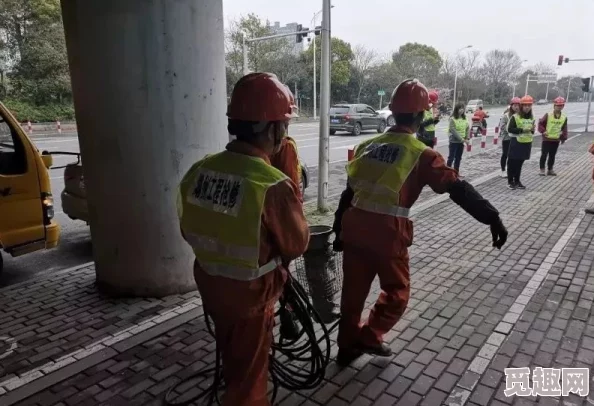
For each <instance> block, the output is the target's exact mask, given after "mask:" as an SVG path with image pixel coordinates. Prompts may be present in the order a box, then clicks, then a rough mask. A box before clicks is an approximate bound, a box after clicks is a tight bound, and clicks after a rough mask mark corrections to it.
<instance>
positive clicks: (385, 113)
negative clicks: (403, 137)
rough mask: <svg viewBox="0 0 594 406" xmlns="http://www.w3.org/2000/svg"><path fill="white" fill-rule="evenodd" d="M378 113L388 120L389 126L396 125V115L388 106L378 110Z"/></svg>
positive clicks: (387, 124)
mask: <svg viewBox="0 0 594 406" xmlns="http://www.w3.org/2000/svg"><path fill="white" fill-rule="evenodd" d="M377 113H378V114H379V115H380V117H381V118H383V119H384V120H385V121H386V126H387V127H392V126H394V125H396V120H395V119H394V116H393V115H392V112H391V111H390V109H389V108H388V106H386V107H384V108H383V109H381V110H377Z"/></svg>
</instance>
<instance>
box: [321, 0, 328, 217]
mask: <svg viewBox="0 0 594 406" xmlns="http://www.w3.org/2000/svg"><path fill="white" fill-rule="evenodd" d="M322 4H323V8H322V10H323V14H322V75H321V77H320V96H321V98H320V142H319V151H318V152H319V155H318V210H319V211H321V212H325V211H327V210H328V181H329V179H328V175H329V174H328V172H329V167H330V8H331V6H330V0H324V1H323V3H322Z"/></svg>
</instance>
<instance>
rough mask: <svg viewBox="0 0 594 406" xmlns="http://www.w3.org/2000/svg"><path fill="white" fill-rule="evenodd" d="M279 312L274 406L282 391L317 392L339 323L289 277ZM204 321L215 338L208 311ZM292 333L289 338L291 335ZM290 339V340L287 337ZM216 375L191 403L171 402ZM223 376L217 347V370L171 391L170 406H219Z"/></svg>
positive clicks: (273, 374) (274, 345)
mask: <svg viewBox="0 0 594 406" xmlns="http://www.w3.org/2000/svg"><path fill="white" fill-rule="evenodd" d="M288 275H289V276H288V279H287V282H286V284H285V289H284V292H283V296H282V298H281V300H280V308H279V310H278V311H277V312H276V313H275V318H276V317H278V318H280V319H281V330H280V335H279V338H278V341H274V342H273V343H272V346H271V352H270V361H269V372H270V377H271V380H272V384H273V390H272V404H274V401H275V399H276V396H277V394H278V389H279V387H282V388H285V389H287V390H289V391H297V390H307V389H312V388H315V387H316V386H318V385H320V384H321V383H322V381H323V380H324V376H325V374H326V367H327V366H328V363H329V362H330V346H331V342H330V334H331V333H332V331H334V330H335V329H336V328H337V327H338V321H337V322H335V323H334V324H333V325H331V326H330V328H328V327H326V324H325V323H324V320H322V318H321V317H320V315H319V314H318V312H317V311H316V309H315V308H314V307H313V306H312V304H311V302H310V301H309V297H308V295H307V293H306V291H305V289H304V288H303V286H302V285H301V284H300V283H299V282H298V281H297V280H296V279H295V278H293V276H292V275H291V274H290V273H288ZM204 320H205V322H206V326H207V329H208V332H209V333H210V335H211V336H213V337H215V335H214V331H213V329H212V324H211V319H210V316H209V315H208V313H207V312H206V310H205V311H204ZM290 320H293V321H294V322H296V323H293V326H294V328H292V327H293V326H290V328H286V327H287V326H286V324H287V323H289V322H290ZM316 323H317V324H319V325H320V326H321V330H322V335H321V336H320V337H319V338H318V336H317V335H316V327H315V324H316ZM289 333H290V334H289ZM287 336H288V337H287ZM209 375H213V382H212V384H211V385H210V386H209V387H208V388H207V389H205V390H203V391H202V392H201V393H199V394H198V395H196V396H194V397H192V398H191V399H186V400H184V401H181V402H176V401H175V400H174V399H171V395H172V393H173V392H174V391H175V389H176V388H177V387H179V386H180V385H182V384H184V383H185V382H188V381H190V380H194V379H196V378H199V377H203V376H209ZM223 384H224V382H223V376H222V369H221V354H220V350H219V348H218V346H217V347H216V357H215V365H214V367H210V368H205V369H202V370H200V371H198V372H197V373H196V374H194V375H192V376H190V377H188V378H186V379H185V380H183V381H181V382H179V383H177V384H176V385H174V386H173V387H171V388H170V389H169V390H168V391H167V393H166V395H165V404H166V405H168V406H184V405H189V404H190V403H192V402H195V401H197V400H200V399H204V400H206V405H209V406H210V405H213V404H217V405H220V404H221V403H220V399H219V391H220V389H222V385H223Z"/></svg>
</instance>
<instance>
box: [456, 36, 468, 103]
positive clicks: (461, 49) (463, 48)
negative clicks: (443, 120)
mask: <svg viewBox="0 0 594 406" xmlns="http://www.w3.org/2000/svg"><path fill="white" fill-rule="evenodd" d="M468 48H472V45H466V46H465V47H462V48H460V49H459V50H457V51H456V53H455V54H454V55H458V53H459V52H460V51H463V50H465V49H468ZM457 86H458V67H456V74H455V76H454V98H453V99H452V109H455V108H456V87H457Z"/></svg>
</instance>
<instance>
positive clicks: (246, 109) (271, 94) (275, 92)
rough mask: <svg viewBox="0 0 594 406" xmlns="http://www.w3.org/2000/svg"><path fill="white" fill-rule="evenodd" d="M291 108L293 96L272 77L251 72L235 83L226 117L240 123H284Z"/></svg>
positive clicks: (290, 115)
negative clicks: (240, 121)
mask: <svg viewBox="0 0 594 406" xmlns="http://www.w3.org/2000/svg"><path fill="white" fill-rule="evenodd" d="M292 100H293V101H292ZM293 107H295V102H294V99H293V95H292V94H291V92H290V91H289V89H288V88H287V86H285V85H284V84H282V83H281V82H280V81H279V80H278V78H277V77H276V75H274V74H272V73H265V72H254V73H250V74H247V75H245V76H244V77H242V78H241V79H239V81H238V82H237V83H236V84H235V87H234V88H233V93H232V94H231V103H229V106H228V107H227V116H228V117H229V118H230V119H232V120H242V121H286V120H289V119H290V118H291V117H292V115H293Z"/></svg>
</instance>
